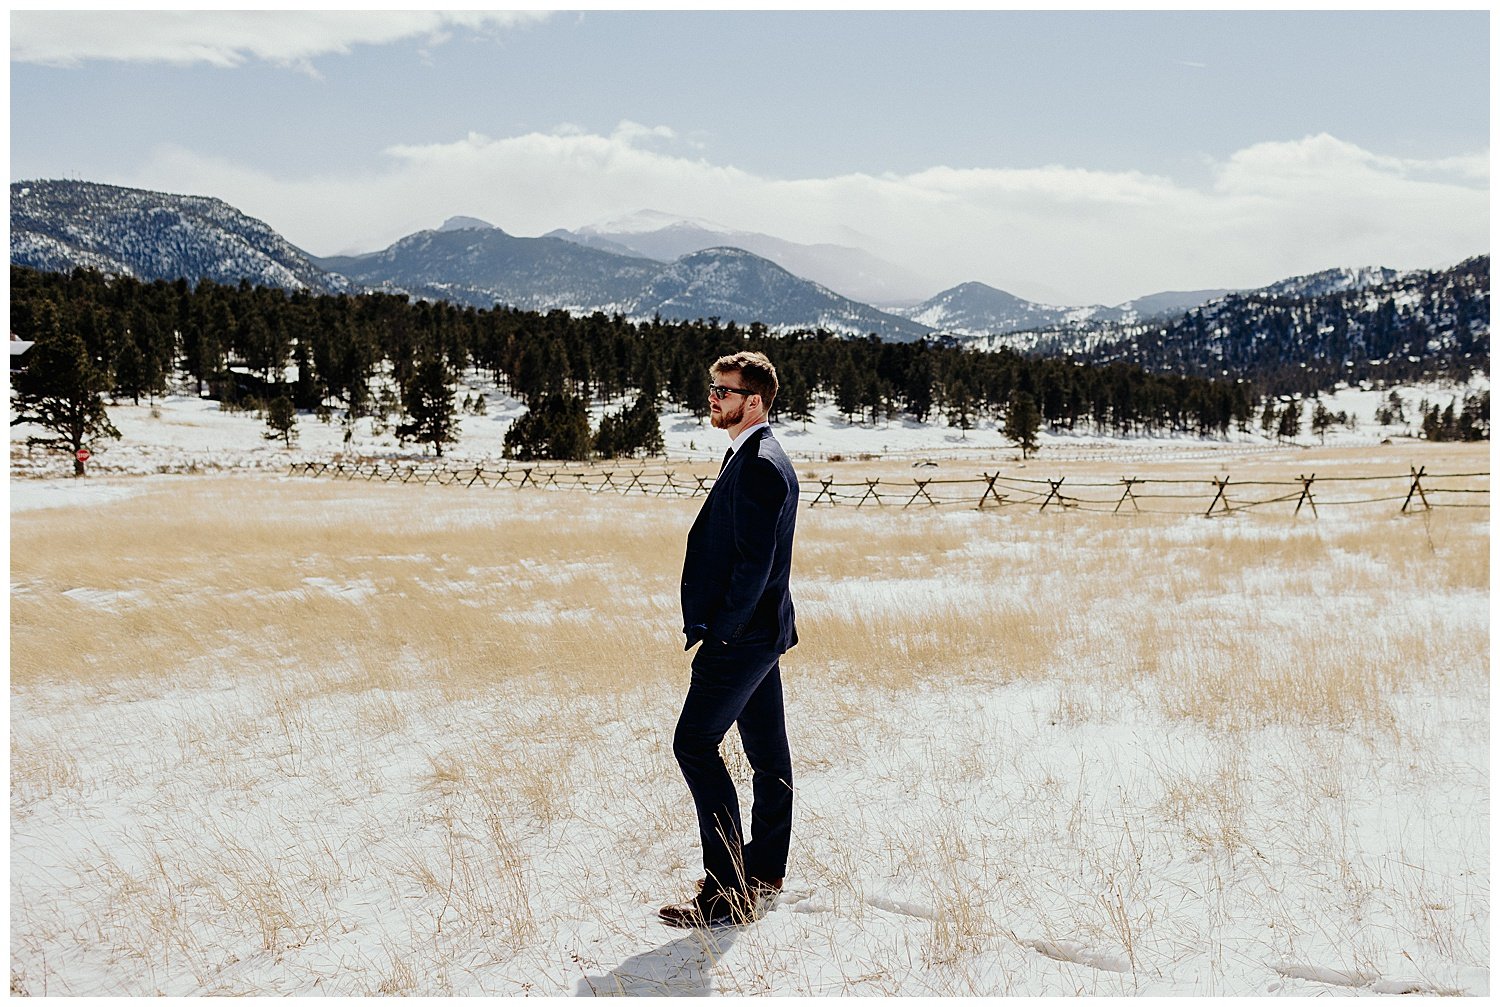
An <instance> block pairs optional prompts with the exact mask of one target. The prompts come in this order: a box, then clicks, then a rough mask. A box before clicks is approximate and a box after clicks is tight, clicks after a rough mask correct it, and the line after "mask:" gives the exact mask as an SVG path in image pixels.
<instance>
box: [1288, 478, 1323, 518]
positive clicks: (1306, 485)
mask: <svg viewBox="0 0 1500 1007" xmlns="http://www.w3.org/2000/svg"><path fill="white" fill-rule="evenodd" d="M1297 478H1298V479H1301V480H1302V495H1301V496H1300V497H1298V498H1297V509H1296V510H1294V511H1292V514H1293V515H1294V516H1295V515H1297V514H1300V513H1302V501H1304V500H1306V501H1307V505H1308V506H1309V507H1311V508H1312V512H1313V517H1317V516H1318V504H1317V502H1316V501H1315V500H1313V495H1312V484H1313V480H1314V479H1316V478H1318V475H1317V473H1316V472H1314V473H1313V474H1312V475H1310V476H1304V475H1302V473H1300V472H1299V473H1297Z"/></svg>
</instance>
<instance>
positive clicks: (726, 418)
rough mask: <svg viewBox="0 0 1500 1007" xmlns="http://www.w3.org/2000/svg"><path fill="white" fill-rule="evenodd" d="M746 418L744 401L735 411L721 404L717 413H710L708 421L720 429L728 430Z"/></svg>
mask: <svg viewBox="0 0 1500 1007" xmlns="http://www.w3.org/2000/svg"><path fill="white" fill-rule="evenodd" d="M744 418H745V406H744V404H743V403H741V405H740V407H739V408H738V409H736V410H735V411H734V412H730V411H729V410H728V409H725V408H724V407H723V406H720V407H719V411H718V412H717V413H710V414H709V417H708V421H709V422H710V423H712V424H713V425H714V426H715V427H716V428H717V429H719V430H728V429H729V428H730V427H732V426H734V425H735V424H736V423H738V422H739V421H740V420H742V419H744Z"/></svg>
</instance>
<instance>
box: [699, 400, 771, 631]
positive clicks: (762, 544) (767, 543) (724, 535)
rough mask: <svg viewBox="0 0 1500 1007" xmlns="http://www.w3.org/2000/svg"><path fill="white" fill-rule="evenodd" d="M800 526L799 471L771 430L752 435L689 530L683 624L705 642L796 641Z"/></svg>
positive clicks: (709, 496) (729, 465) (763, 430)
mask: <svg viewBox="0 0 1500 1007" xmlns="http://www.w3.org/2000/svg"><path fill="white" fill-rule="evenodd" d="M796 528H797V473H796V472H794V471H793V470H792V463H791V462H790V461H789V460H788V459H787V456H786V452H785V451H783V450H782V449H781V445H780V444H779V443H777V441H776V438H775V437H773V436H771V430H770V428H769V427H764V428H762V429H760V430H757V431H756V432H755V433H753V434H751V435H750V438H749V439H748V440H747V441H746V442H745V443H744V444H742V445H740V449H739V450H738V451H736V452H735V453H734V457H733V458H731V459H730V460H729V463H728V464H727V465H725V466H724V471H723V472H721V473H719V478H718V479H717V480H715V482H714V486H713V489H711V490H709V493H708V499H706V500H704V501H703V508H702V509H701V510H699V511H698V518H697V520H696V521H694V522H693V528H692V530H691V531H689V532H688V538H687V557H686V559H684V560H683V564H682V625H683V632H684V633H686V634H687V647H685V648H684V649H685V650H686V649H690V648H691V647H692V646H693V644H695V643H697V642H698V641H699V640H714V641H719V642H723V643H730V644H742V645H756V646H772V645H774V646H775V647H776V649H777V650H778V651H779V652H780V653H785V652H786V651H787V650H789V649H790V648H791V647H792V646H793V645H794V644H796V642H797V627H796V623H795V620H794V616H793V611H792V596H791V592H790V590H789V589H788V585H789V583H790V581H791V576H792V535H793V533H794V532H795V531H796Z"/></svg>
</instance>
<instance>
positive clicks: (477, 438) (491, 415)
mask: <svg viewBox="0 0 1500 1007" xmlns="http://www.w3.org/2000/svg"><path fill="white" fill-rule="evenodd" d="M1480 388H1488V381H1487V380H1486V379H1484V378H1476V379H1475V383H1474V384H1473V385H1472V386H1471V387H1469V388H1467V389H1465V388H1459V387H1454V386H1435V385H1434V386H1401V387H1399V388H1397V389H1394V390H1395V391H1396V393H1397V394H1398V395H1399V396H1400V397H1401V398H1402V401H1403V402H1405V404H1406V416H1407V418H1408V420H1409V421H1410V422H1407V423H1401V424H1395V425H1391V426H1381V425H1380V424H1378V423H1377V422H1376V420H1375V412H1376V410H1377V409H1379V408H1380V407H1381V406H1382V405H1384V404H1385V403H1386V400H1387V399H1388V397H1389V395H1390V393H1391V390H1383V391H1375V390H1362V389H1359V388H1346V389H1343V390H1341V391H1339V392H1337V393H1335V394H1331V395H1327V396H1324V398H1323V402H1324V403H1325V405H1327V407H1328V408H1329V409H1330V410H1331V411H1333V412H1335V413H1337V412H1345V413H1347V414H1349V415H1350V416H1351V417H1352V418H1353V420H1354V427H1353V429H1350V428H1348V427H1335V428H1334V429H1333V430H1331V431H1329V432H1328V433H1327V435H1326V437H1325V438H1323V439H1321V440H1320V439H1319V438H1316V437H1314V436H1312V435H1311V434H1310V433H1308V432H1307V430H1308V426H1307V424H1308V421H1309V419H1310V418H1311V413H1312V407H1311V405H1310V404H1304V406H1303V419H1302V422H1303V431H1304V432H1303V436H1302V437H1300V438H1299V439H1298V442H1297V443H1299V444H1301V445H1303V446H1314V445H1316V446H1323V445H1324V444H1326V445H1330V446H1357V445H1374V444H1378V443H1379V442H1380V441H1382V440H1385V439H1391V440H1394V441H1396V442H1408V441H1410V440H1411V439H1413V438H1414V437H1415V435H1416V434H1417V433H1418V431H1420V429H1421V416H1420V414H1419V412H1418V407H1419V406H1420V404H1421V403H1422V402H1423V401H1430V402H1433V403H1437V404H1439V405H1441V406H1447V405H1448V403H1450V402H1454V401H1456V402H1457V406H1456V408H1455V411H1461V410H1462V408H1463V395H1464V393H1465V391H1469V392H1473V391H1476V390H1478V389H1480ZM471 395H472V396H475V397H479V396H483V397H484V398H485V401H486V412H485V415H482V416H475V415H472V414H468V413H463V414H460V417H459V420H460V430H461V433H460V436H459V440H458V442H457V443H456V444H453V445H450V446H449V447H447V448H446V449H445V451H444V456H445V458H448V459H450V460H452V461H454V462H455V463H474V462H487V463H491V464H495V465H498V464H501V463H502V462H501V453H502V452H501V448H502V444H503V438H504V436H505V431H506V429H507V428H508V427H509V426H510V424H511V423H512V422H514V421H515V419H516V418H517V417H518V416H520V415H521V414H522V413H523V412H525V407H524V406H523V405H522V404H521V403H519V402H517V401H516V400H515V399H513V398H511V397H510V396H508V395H504V394H501V393H499V392H497V391H496V389H495V388H494V386H493V385H489V384H482V383H474V384H471V385H466V386H464V387H461V388H460V390H459V393H458V401H460V402H462V401H463V399H464V398H465V397H468V396H471ZM629 404H630V400H622V401H620V402H617V403H613V404H611V405H609V406H604V405H600V404H598V403H595V404H594V405H593V406H592V409H591V413H592V422H593V424H594V426H596V427H597V426H598V422H599V417H600V416H601V415H602V414H603V413H605V412H611V411H616V410H618V409H620V408H622V407H624V406H628V405H629ZM109 415H110V419H111V421H112V422H113V423H114V424H115V426H116V427H117V428H119V430H120V433H121V439H120V440H118V441H101V442H100V443H99V445H98V446H97V449H96V452H95V456H94V460H93V461H92V462H91V463H90V464H91V466H92V469H91V471H93V472H96V473H98V474H102V475H111V474H131V475H136V474H147V473H152V474H154V473H181V472H187V473H193V472H207V471H216V470H222V469H247V468H249V469H269V470H279V471H282V472H285V471H287V469H288V467H289V465H290V464H291V463H292V462H294V461H306V460H317V461H326V460H328V459H329V458H333V457H341V458H399V459H420V458H424V457H425V458H431V457H432V455H431V452H430V450H426V451H424V449H423V448H422V447H421V446H420V445H410V444H409V445H405V446H402V445H400V444H398V443H397V441H396V437H395V434H394V421H391V422H388V423H386V424H381V423H379V422H377V421H375V420H373V419H371V418H365V419H361V420H359V421H357V422H356V423H355V425H354V428H353V430H352V431H350V437H349V439H348V440H347V441H346V440H345V429H344V427H343V426H342V424H341V423H340V422H338V421H337V419H335V420H334V421H333V422H329V423H322V422H319V421H318V420H317V419H316V418H315V417H314V416H312V415H311V414H309V413H301V414H299V415H298V418H297V428H296V429H297V440H296V443H295V446H294V447H292V448H287V447H286V446H284V445H283V444H281V442H279V441H276V442H272V441H267V440H266V439H265V437H264V436H263V435H264V434H265V432H266V426H265V423H264V421H263V420H262V419H260V418H259V417H258V416H257V414H255V413H253V412H243V413H229V414H226V413H223V412H221V411H220V410H219V405H218V403H217V402H214V401H212V400H208V399H199V398H196V397H194V396H192V395H187V394H175V395H171V396H168V397H165V398H163V399H159V400H157V401H156V402H155V403H154V404H150V403H142V404H141V405H131V404H129V403H128V402H126V403H122V404H118V405H113V406H110V407H109ZM1251 426H1252V429H1253V432H1251V433H1240V432H1238V431H1234V432H1231V433H1230V435H1229V436H1228V437H1226V438H1222V439H1220V438H1209V439H1203V438H1199V437H1196V436H1186V435H1182V436H1156V437H1151V436H1141V437H1130V438H1124V439H1121V438H1111V437H1100V436H1094V435H1090V434H1084V433H1076V434H1074V433H1057V434H1053V433H1049V432H1047V431H1046V430H1045V428H1044V429H1043V431H1042V433H1041V435H1040V437H1039V440H1040V442H1041V451H1040V454H1039V456H1038V457H1039V458H1040V459H1041V460H1042V461H1046V460H1049V459H1060V460H1068V459H1086V460H1087V459H1114V460H1119V459H1124V458H1131V457H1135V458H1141V459H1145V460H1158V459H1163V458H1197V459H1209V458H1215V457H1222V456H1226V455H1228V456H1235V455H1242V454H1256V453H1265V452H1272V451H1278V450H1280V449H1281V448H1282V447H1284V446H1283V445H1278V444H1277V443H1276V442H1275V440H1274V439H1273V438H1272V439H1268V438H1266V437H1264V436H1262V435H1261V433H1260V427H1259V417H1258V416H1257V417H1256V419H1255V421H1254V422H1252V424H1251ZM36 433H37V431H36V429H35V428H31V427H27V426H21V427H13V428H11V435H10V436H11V444H12V450H11V472H12V474H13V475H42V476H50V475H56V474H59V473H62V474H69V473H71V471H72V468H71V461H70V460H69V459H68V458H66V457H64V456H60V455H58V454H55V453H53V454H49V453H46V452H43V451H41V450H39V449H38V450H36V451H28V450H27V449H26V448H25V447H24V446H22V445H23V444H24V441H25V439H26V437H27V436H28V435H34V434H36ZM662 434H663V438H664V440H665V441H666V449H667V459H668V460H669V461H671V462H684V461H703V462H712V463H714V465H717V463H718V460H719V456H720V455H721V454H723V451H724V448H723V435H722V434H720V433H719V432H718V431H716V430H714V429H713V428H712V427H711V426H709V424H708V421H707V419H702V420H700V419H697V418H696V417H694V416H692V415H691V414H690V413H686V412H682V411H675V412H673V411H669V412H666V413H664V414H663V416H662ZM777 436H778V437H780V438H781V441H782V443H783V445H784V446H785V447H786V449H787V451H788V453H789V454H790V455H791V456H792V457H793V458H799V459H803V460H807V461H824V460H826V459H827V458H828V457H829V456H830V455H839V456H841V457H844V458H858V457H860V456H878V457H881V458H886V459H892V460H896V459H905V460H907V461H908V462H915V461H919V460H923V459H935V460H942V459H953V460H969V459H989V460H997V459H1014V458H1018V457H1019V452H1018V451H1017V449H1016V448H1015V447H1014V445H1012V444H1011V443H1010V442H1009V441H1008V440H1007V439H1006V438H1005V437H1004V436H1002V435H1001V433H1000V431H999V429H998V427H997V424H996V423H995V422H994V421H990V420H987V421H985V422H984V423H983V424H981V425H980V426H979V427H976V428H974V429H970V430H967V431H964V430H959V429H957V428H956V427H949V426H948V425H947V424H946V421H945V420H944V419H943V418H942V417H940V416H935V417H934V418H933V421H932V422H930V423H926V424H921V423H915V422H912V421H910V420H901V419H896V420H890V421H886V420H881V421H878V422H871V423H859V422H855V423H850V422H847V421H845V420H844V419H843V418H842V417H841V416H840V415H839V413H838V411H837V409H836V408H834V406H833V405H832V404H830V403H823V404H821V405H820V406H819V407H818V409H817V411H816V418H815V420H814V422H812V423H809V424H806V425H803V424H800V423H781V424H779V425H778V429H777Z"/></svg>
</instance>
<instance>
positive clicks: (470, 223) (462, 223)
mask: <svg viewBox="0 0 1500 1007" xmlns="http://www.w3.org/2000/svg"><path fill="white" fill-rule="evenodd" d="M438 230H439V231H494V230H499V229H498V228H497V227H495V225H494V224H491V223H490V222H489V221H487V220H480V219H479V218H478V217H449V218H448V219H447V220H445V221H443V226H442V227H439V228H438Z"/></svg>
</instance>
